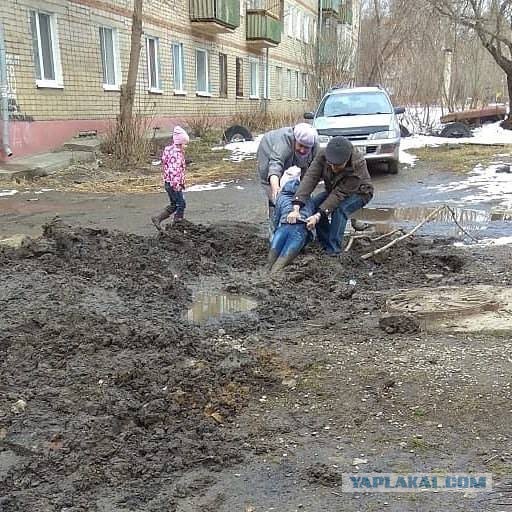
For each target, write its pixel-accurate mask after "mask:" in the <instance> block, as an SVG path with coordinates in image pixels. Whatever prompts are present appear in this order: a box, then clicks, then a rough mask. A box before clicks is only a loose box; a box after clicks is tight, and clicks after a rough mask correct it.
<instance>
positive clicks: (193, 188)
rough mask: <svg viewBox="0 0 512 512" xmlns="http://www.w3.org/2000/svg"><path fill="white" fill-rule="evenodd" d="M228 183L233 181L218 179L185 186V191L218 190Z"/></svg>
mask: <svg viewBox="0 0 512 512" xmlns="http://www.w3.org/2000/svg"><path fill="white" fill-rule="evenodd" d="M229 183H233V181H232V180H231V181H218V182H211V183H204V184H202V185H192V186H191V187H188V188H187V192H205V191H210V190H220V189H222V188H226V187H227V185H228V184H229Z"/></svg>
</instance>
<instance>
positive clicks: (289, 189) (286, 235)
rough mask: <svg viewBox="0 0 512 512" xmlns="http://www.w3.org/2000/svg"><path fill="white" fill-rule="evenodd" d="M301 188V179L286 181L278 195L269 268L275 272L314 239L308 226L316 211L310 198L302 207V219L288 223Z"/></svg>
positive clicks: (288, 262)
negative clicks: (308, 221)
mask: <svg viewBox="0 0 512 512" xmlns="http://www.w3.org/2000/svg"><path fill="white" fill-rule="evenodd" d="M298 188H299V180H297V179H295V180H290V181H288V182H286V184H285V185H284V187H283V188H282V189H281V192H280V194H279V195H278V196H277V200H276V207H275V211H274V219H273V221H274V225H275V226H277V229H276V230H275V232H274V236H273V237H272V242H271V244H270V252H269V255H268V263H267V268H268V269H269V270H270V271H272V272H275V271H277V270H281V269H282V268H283V267H285V266H286V265H288V264H290V263H291V262H292V261H293V260H294V259H295V257H296V256H297V255H298V254H299V253H300V251H301V250H302V248H303V247H304V246H305V245H306V244H307V243H308V242H310V241H311V240H312V239H313V235H312V234H311V232H310V231H309V230H308V229H307V227H306V223H305V221H306V219H307V218H308V217H310V216H311V215H313V213H315V204H314V202H313V201H312V200H308V201H306V202H305V204H304V205H303V206H302V207H301V209H300V220H299V221H298V222H297V223H296V224H288V221H287V219H286V218H287V216H288V214H289V213H290V212H291V211H292V210H293V199H294V197H295V193H296V192H297V189H298Z"/></svg>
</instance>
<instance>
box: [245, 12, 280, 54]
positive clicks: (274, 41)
mask: <svg viewBox="0 0 512 512" xmlns="http://www.w3.org/2000/svg"><path fill="white" fill-rule="evenodd" d="M282 31H283V26H282V23H281V21H280V20H279V18H278V17H277V16H275V15H274V14H272V13H271V12H269V11H267V10H265V9H251V10H249V9H248V10H247V41H248V42H249V43H251V45H252V46H255V47H258V48H272V47H274V46H277V45H278V44H279V43H280V42H281V32H282Z"/></svg>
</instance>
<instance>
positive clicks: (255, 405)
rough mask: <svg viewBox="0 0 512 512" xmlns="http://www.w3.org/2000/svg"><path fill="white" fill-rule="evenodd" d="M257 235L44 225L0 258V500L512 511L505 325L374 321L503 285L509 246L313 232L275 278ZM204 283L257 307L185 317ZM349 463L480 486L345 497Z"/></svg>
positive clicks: (226, 229) (43, 505) (26, 505)
mask: <svg viewBox="0 0 512 512" xmlns="http://www.w3.org/2000/svg"><path fill="white" fill-rule="evenodd" d="M259 233H260V229H259V227H258V226H257V225H251V224H248V223H244V224H242V223H238V224H237V223H225V224H213V225H210V226H208V227H205V226H201V225H198V224H192V223H189V222H185V223H183V224H182V225H181V226H180V227H174V228H169V229H168V231H167V234H166V235H160V236H155V235H153V236H139V235H130V234H124V233H121V232H115V231H107V230H101V229H91V228H83V227H70V226H68V225H66V224H65V223H62V222H61V221H54V222H50V223H48V224H47V225H45V227H44V233H43V235H42V236H41V237H40V238H34V239H29V240H26V241H25V242H24V244H23V246H22V247H21V248H19V249H16V250H15V249H9V248H4V249H1V250H0V251H1V252H0V276H1V279H2V284H3V286H2V288H1V289H0V364H1V370H0V371H1V373H0V510H1V511H2V512H15V511H16V512H22V511H23V512H27V511H37V512H47V511H48V512H50V511H51V512H54V511H55V512H57V511H59V512H63V511H66V512H79V511H80V512H82V511H94V512H96V511H98V512H100V511H101V512H103V511H119V512H125V511H154V512H164V511H165V512H168V511H179V512H189V511H219V512H233V511H243V512H259V511H270V510H274V511H280V512H292V511H296V510H305V511H315V512H317V511H318V512H319V511H333V512H334V511H341V510H343V511H381V510H396V511H459V510H460V511H483V510H485V511H501V510H509V509H511V510H512V499H511V498H512V483H511V480H510V475H511V473H512V455H511V439H510V438H511V434H510V425H511V423H512V421H511V420H512V410H511V405H510V404H511V397H512V396H511V395H512V393H511V366H512V361H511V359H510V352H511V347H512V345H511V341H510V336H509V335H506V334H501V335H500V334H492V335H490V334H471V335H468V334H450V333H432V332H429V331H428V329H427V331H425V330H424V327H425V326H421V325H420V326H419V330H416V328H417V327H418V326H417V325H416V326H415V325H412V326H411V325H410V324H407V323H405V324H392V325H391V328H389V329H387V330H383V329H382V328H381V327H379V317H380V314H381V311H382V309H383V308H384V304H385V300H386V298H387V297H389V296H391V295H392V294H393V293H395V292H396V291H398V290H403V289H410V288H414V287H418V286H423V285H428V286H436V285H437V284H443V285H466V284H495V285H501V286H502V285H510V284H511V281H512V274H511V272H510V270H511V265H510V254H509V249H508V248H506V247H501V248H500V247H492V248H489V247H487V248H482V247H480V248H473V249H471V248H455V247H453V246H452V240H450V239H448V238H424V237H417V238H415V239H410V240H408V241H404V242H403V243H401V244H399V245H397V246H395V247H394V248H392V249H390V250H389V251H387V252H385V253H383V254H382V255H381V256H379V257H378V258H377V259H370V260H367V261H362V260H361V259H359V257H358V256H359V255H360V254H361V253H363V252H366V251H367V250H368V249H369V247H368V246H366V245H361V244H359V243H357V242H356V243H355V244H354V248H353V250H352V251H351V252H350V253H347V254H345V255H344V256H343V257H342V258H326V257H324V256H322V255H321V254H320V253H319V251H318V250H317V249H316V248H315V247H314V246H312V247H310V248H308V249H307V250H306V253H305V254H303V255H301V256H300V257H299V259H298V260H297V262H296V264H295V265H293V266H292V267H290V268H289V269H288V270H287V272H286V273H285V274H283V275H279V276H269V275H268V274H267V273H266V272H265V271H264V268H263V267H264V262H265V258H266V251H267V248H266V242H265V240H264V239H263V238H260V237H259V236H258V234H259ZM435 274H442V278H439V276H438V277H436V278H435V279H436V280H437V281H435V283H433V282H432V280H431V279H432V275H435ZM350 282H352V284H350ZM354 282H355V284H354ZM205 289H206V290H208V291H209V292H211V293H218V294H224V293H226V294H231V295H237V294H238V295H243V296H246V297H250V298H252V299H254V300H255V301H256V302H257V307H256V308H255V309H254V310H252V311H250V312H247V313H244V314H238V315H236V314H232V315H226V316H224V317H221V318H220V319H211V320H210V321H207V322H205V323H202V324H192V323H190V322H188V321H187V319H186V315H185V313H186V311H187V308H188V307H190V305H191V301H192V298H193V297H192V293H193V292H194V291H196V290H205ZM393 330H398V332H394V333H393V332H387V331H393ZM401 331H406V332H401ZM407 331H408V332H407ZM355 458H359V459H363V462H361V461H360V462H359V465H357V466H355V465H354V462H357V461H355V460H354V459H355ZM353 471H365V472H371V471H378V472H434V471H436V472H485V473H492V474H493V478H494V486H495V489H494V491H493V492H491V493H480V494H476V495H473V494H463V493H452V494H447V493H421V492H420V493H410V494H346V493H342V492H341V488H340V487H341V476H340V475H341V473H344V472H353Z"/></svg>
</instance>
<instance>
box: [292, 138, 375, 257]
mask: <svg viewBox="0 0 512 512" xmlns="http://www.w3.org/2000/svg"><path fill="white" fill-rule="evenodd" d="M322 180H323V181H324V184H325V192H321V193H320V194H317V195H316V196H314V197H313V202H314V204H315V211H316V213H315V214H313V215H311V216H310V217H309V218H307V219H306V224H307V227H308V228H309V229H314V228H315V227H316V233H317V236H318V241H319V242H320V244H321V245H322V247H323V248H324V249H325V251H326V253H327V254H328V255H330V256H336V255H338V254H340V253H341V245H342V240H343V235H344V233H345V227H346V225H347V219H348V218H349V217H350V215H351V214H352V213H354V212H356V211H357V210H359V209H360V208H362V207H363V206H364V205H365V204H367V203H368V202H369V201H370V200H371V198H372V197H373V185H372V182H371V178H370V174H369V173H368V168H367V167H366V161H365V159H364V156H363V155H362V154H361V153H360V152H359V151H358V150H357V149H356V148H354V146H353V145H352V143H351V142H350V141H349V140H348V139H346V138H345V137H333V138H332V139H331V140H330V141H329V143H328V144H327V146H326V148H325V151H324V150H322V151H319V153H318V154H317V156H316V157H315V159H314V160H313V163H312V164H311V166H310V167H309V169H308V170H307V171H306V174H305V175H304V177H303V179H302V180H301V183H300V186H299V188H298V190H297V193H296V195H295V197H294V199H293V204H294V205H293V210H292V211H291V213H289V214H288V217H287V221H288V222H289V223H290V224H295V223H296V222H298V221H300V220H301V219H302V213H301V207H304V206H305V205H306V203H307V201H308V200H309V199H310V197H311V193H312V192H313V190H315V188H316V186H317V185H318V183H319V182H320V181H322Z"/></svg>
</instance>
